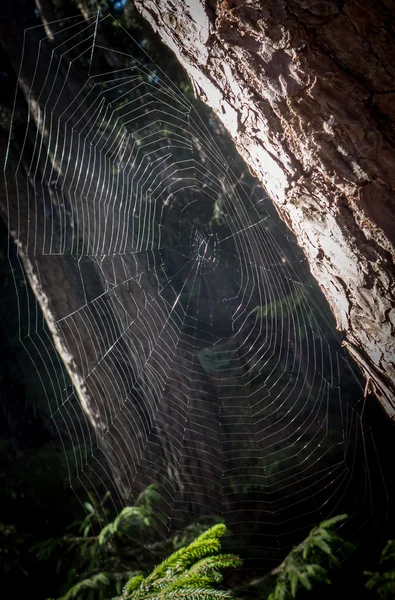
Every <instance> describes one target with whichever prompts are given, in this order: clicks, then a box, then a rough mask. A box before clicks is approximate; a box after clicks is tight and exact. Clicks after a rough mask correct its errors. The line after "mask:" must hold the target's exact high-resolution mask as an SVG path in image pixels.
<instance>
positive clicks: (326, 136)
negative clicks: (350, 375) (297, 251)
mask: <svg viewBox="0 0 395 600" xmlns="http://www.w3.org/2000/svg"><path fill="white" fill-rule="evenodd" d="M135 5H136V7H137V8H138V9H139V10H140V11H141V13H142V14H143V15H144V16H145V17H146V18H147V19H148V21H149V22H150V23H151V24H152V25H153V27H154V29H155V30H156V31H158V32H159V33H160V35H161V37H162V39H163V40H164V41H165V43H166V44H167V45H168V46H169V47H170V48H172V49H173V50H174V52H175V53H176V55H177V57H178V58H179V60H180V61H181V63H182V64H183V66H184V67H185V68H186V70H187V72H188V74H189V75H190V77H191V80H192V82H193V85H194V89H195V91H196V94H197V95H198V96H200V98H202V99H203V100H204V101H205V102H206V103H207V104H209V105H210V106H211V107H212V108H213V109H214V110H215V112H216V113H217V115H218V116H219V117H220V118H221V120H222V121H223V123H224V124H225V126H226V127H227V129H228V130H229V132H230V133H231V135H232V137H233V139H234V141H235V143H236V145H237V148H238V149H239V151H240V153H241V154H242V155H243V157H244V158H245V160H246V161H247V163H248V164H249V166H250V168H251V169H252V170H253V171H254V172H255V173H256V175H257V176H258V178H259V179H260V180H261V182H262V183H263V184H264V185H265V187H266V189H267V191H268V193H269V195H270V197H271V198H272V200H273V202H274V203H275V205H276V207H277V209H278V212H279V213H280V215H281V217H282V218H283V219H284V220H285V221H286V222H287V223H288V225H289V226H290V228H291V229H292V230H293V231H294V233H295V234H296V236H297V239H298V242H299V244H300V245H301V246H302V248H303V250H304V252H305V254H306V256H307V258H308V261H309V264H310V268H311V271H312V273H313V274H314V276H315V277H316V279H317V281H318V282H319V284H320V286H321V289H322V290H323V292H324V294H325V296H326V298H327V299H328V302H329V304H330V306H331V308H332V311H333V313H334V315H335V317H336V322H337V327H338V329H340V330H342V331H344V332H345V334H346V340H345V342H344V344H345V345H346V346H347V348H348V350H349V352H350V354H351V355H352V357H353V358H354V359H355V360H356V361H357V362H358V364H359V365H360V367H361V368H362V370H363V372H364V374H365V376H366V379H367V384H366V392H368V391H369V390H372V391H374V393H375V394H376V395H377V397H378V399H379V400H380V402H381V403H382V405H383V407H384V409H385V411H386V412H387V414H388V415H389V416H390V417H391V418H394V416H395V364H394V362H395V338H394V331H395V285H394V257H395V248H394V244H395V199H394V184H395V176H394V174H395V133H394V131H395V129H394V113H395V44H394V33H395V16H394V15H395V4H394V2H392V1H391V0H381V1H378V0H370V1H366V0H365V1H364V2H359V1H358V0H346V1H339V2H333V1H332V0H249V1H248V2H246V1H245V0H230V1H220V2H219V1H218V2H215V0H188V1H186V0H135Z"/></svg>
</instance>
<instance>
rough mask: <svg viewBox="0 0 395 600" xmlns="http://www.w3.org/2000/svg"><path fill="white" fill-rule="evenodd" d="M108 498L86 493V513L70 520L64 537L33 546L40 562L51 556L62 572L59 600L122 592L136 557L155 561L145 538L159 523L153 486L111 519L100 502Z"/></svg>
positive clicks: (101, 597) (96, 597) (101, 599)
mask: <svg viewBox="0 0 395 600" xmlns="http://www.w3.org/2000/svg"><path fill="white" fill-rule="evenodd" d="M108 498H109V494H108V493H106V494H105V496H104V497H103V498H102V499H101V500H97V499H96V498H95V497H94V496H93V494H90V495H89V500H90V501H89V502H85V504H84V507H85V510H86V515H85V517H84V518H82V519H80V520H77V521H75V522H74V523H72V524H71V525H70V526H69V527H68V533H67V534H66V535H65V536H63V537H62V538H60V539H49V540H46V541H45V542H41V543H39V544H37V545H36V546H34V547H33V548H32V552H33V553H35V554H36V555H37V556H38V558H39V559H40V560H49V559H53V558H54V557H56V558H57V571H58V573H61V572H64V573H67V575H66V583H65V585H64V590H63V591H64V595H63V596H62V600H71V599H72V598H77V599H78V600H83V599H87V600H104V599H105V598H108V597H109V596H111V595H113V594H115V593H120V592H121V590H122V587H123V586H124V584H125V582H126V581H127V580H128V579H130V578H131V577H132V576H134V575H135V574H136V570H137V565H138V563H139V560H141V559H143V558H145V559H146V562H147V564H150V562H151V563H153V561H154V555H153V554H152V553H151V554H150V552H149V547H146V548H145V549H144V542H145V541H146V539H147V537H149V535H150V533H152V532H153V531H154V530H155V528H157V526H158V525H159V523H160V520H159V518H158V516H156V515H155V514H154V512H153V505H154V503H155V501H157V500H158V499H159V494H158V491H157V486H155V485H151V486H148V487H147V488H146V490H144V492H142V493H141V494H140V496H139V497H138V498H137V500H136V502H135V505H134V506H128V507H125V508H124V509H123V510H122V511H121V512H120V513H119V515H118V516H117V517H116V518H115V519H114V520H113V521H111V522H108V516H109V510H108V509H107V508H106V506H105V504H106V502H107V501H108ZM104 523H106V524H105V525H104V526H103V524H104ZM95 532H97V533H96V534H95ZM76 578H78V579H79V581H77V583H75V580H76Z"/></svg>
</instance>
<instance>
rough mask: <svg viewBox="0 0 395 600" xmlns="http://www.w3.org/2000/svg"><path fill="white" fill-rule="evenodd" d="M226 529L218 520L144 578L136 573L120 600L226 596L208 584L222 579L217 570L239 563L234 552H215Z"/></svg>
mask: <svg viewBox="0 0 395 600" xmlns="http://www.w3.org/2000/svg"><path fill="white" fill-rule="evenodd" d="M226 532H227V530H226V527H225V526H224V525H223V524H222V523H219V524H218V525H214V527H211V528H210V529H209V530H208V531H205V532H204V533H202V534H201V535H200V536H199V537H198V538H197V539H196V540H195V541H194V542H192V543H191V544H189V546H186V547H185V548H181V549H180V550H177V551H176V552H174V553H173V554H172V555H171V556H169V557H168V558H167V559H165V560H164V561H163V562H162V563H160V564H159V565H158V566H157V567H156V568H155V569H154V570H153V571H152V573H151V574H150V575H148V576H147V577H146V578H145V579H142V578H141V576H140V577H139V578H134V579H133V580H131V581H129V582H128V583H127V585H126V586H125V588H124V593H123V596H122V598H121V599H120V600H172V599H173V598H180V599H181V598H189V599H191V600H215V599H216V598H226V599H230V598H231V597H230V596H229V594H228V593H227V592H224V591H222V590H217V589H215V588H213V587H212V586H213V584H218V583H220V582H221V581H222V574H221V572H220V569H224V568H228V567H236V566H239V565H241V561H240V560H239V559H238V558H237V557H236V556H234V555H231V554H220V555H217V552H218V551H219V550H220V547H221V545H220V541H219V538H220V537H222V536H223V535H225V533H226Z"/></svg>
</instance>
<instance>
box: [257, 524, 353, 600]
mask: <svg viewBox="0 0 395 600" xmlns="http://www.w3.org/2000/svg"><path fill="white" fill-rule="evenodd" d="M346 518H347V515H338V516H336V517H333V518H331V519H327V520H326V521H323V522H322V523H320V524H319V525H318V526H317V527H313V529H312V530H311V531H310V533H309V535H308V536H307V538H306V539H305V540H303V542H302V543H301V544H299V545H298V546H296V547H295V548H293V550H291V552H290V553H289V554H288V556H286V558H285V559H284V560H283V562H282V563H281V564H280V565H279V566H278V567H277V568H276V569H274V571H272V574H273V575H276V586H275V588H274V590H273V592H272V593H271V594H270V595H269V598H268V600H288V598H295V596H296V595H297V593H298V590H299V588H300V587H304V588H305V589H306V590H308V591H310V590H311V589H312V587H313V585H314V584H315V583H319V582H323V583H330V579H329V577H328V568H329V567H332V566H340V561H339V559H338V557H337V556H336V554H335V552H338V551H340V548H341V547H342V546H344V545H345V542H344V540H343V539H342V538H341V537H340V536H339V535H337V534H336V533H335V532H334V531H332V527H334V526H335V525H337V524H338V523H340V522H342V521H344V520H345V519H346ZM325 565H327V566H325ZM327 567H328V568H327Z"/></svg>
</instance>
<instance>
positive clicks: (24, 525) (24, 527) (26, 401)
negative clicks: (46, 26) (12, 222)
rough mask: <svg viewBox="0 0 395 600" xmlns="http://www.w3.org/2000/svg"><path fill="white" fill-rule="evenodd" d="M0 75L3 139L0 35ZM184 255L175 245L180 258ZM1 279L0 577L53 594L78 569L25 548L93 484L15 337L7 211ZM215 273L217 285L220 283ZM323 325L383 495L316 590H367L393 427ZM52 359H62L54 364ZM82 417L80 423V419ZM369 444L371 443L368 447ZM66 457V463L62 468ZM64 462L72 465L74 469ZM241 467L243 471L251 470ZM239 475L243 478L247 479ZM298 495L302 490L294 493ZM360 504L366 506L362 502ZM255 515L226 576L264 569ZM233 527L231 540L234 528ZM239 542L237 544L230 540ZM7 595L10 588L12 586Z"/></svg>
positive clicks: (27, 12) (115, 10)
mask: <svg viewBox="0 0 395 600" xmlns="http://www.w3.org/2000/svg"><path fill="white" fill-rule="evenodd" d="M21 7H22V9H23V11H24V18H25V20H26V27H31V26H34V25H36V24H37V25H39V24H40V23H41V20H40V12H39V10H38V9H37V6H36V5H35V3H34V2H33V1H27V0H26V2H25V1H24V2H21ZM52 9H53V11H54V14H55V15H56V16H57V17H58V18H67V17H70V16H73V15H76V14H79V11H81V9H83V10H94V9H96V3H95V2H93V0H92V2H89V1H86V2H85V1H82V2H78V3H77V2H73V1H72V0H62V1H58V2H54V3H53V6H52ZM101 10H102V11H103V14H105V13H106V12H108V13H111V14H112V15H114V16H115V17H116V18H117V19H118V20H119V21H120V22H121V23H122V24H123V26H124V27H125V28H126V29H127V30H128V31H130V32H132V33H133V36H134V37H135V38H137V39H138V40H139V42H140V44H141V55H140V56H139V58H140V59H141V60H142V61H144V60H146V55H145V53H144V50H145V51H146V52H148V54H149V55H150V56H151V57H152V59H153V61H154V62H155V63H156V64H157V65H159V67H161V68H162V69H163V70H164V71H165V72H166V74H167V75H168V77H169V78H170V79H171V80H172V81H173V82H174V83H175V84H176V85H177V86H178V87H179V88H180V89H181V90H182V91H183V92H184V93H185V95H186V96H187V97H188V99H189V100H190V101H191V102H195V99H194V96H193V92H192V89H191V86H190V84H189V82H188V80H187V78H186V75H185V73H184V72H183V70H182V69H181V67H180V66H179V64H178V63H177V60H176V58H175V56H174V55H173V54H172V53H171V52H170V51H169V50H168V49H166V48H165V47H164V46H163V45H162V44H161V43H160V41H159V39H158V38H157V36H155V35H154V34H153V32H152V31H151V30H150V28H149V27H148V26H147V25H146V24H145V23H144V21H143V20H142V19H141V17H140V16H139V15H138V13H137V12H136V11H135V9H134V8H133V5H132V4H131V3H129V2H123V1H113V2H112V1H108V2H106V3H102V5H101ZM3 12H4V14H3ZM6 13H7V11H6V10H5V9H4V8H3V7H2V8H0V16H1V18H2V19H7V14H6ZM106 35H107V36H108V38H109V39H111V41H112V43H113V45H114V46H115V47H116V45H117V36H118V35H119V32H118V30H117V28H116V27H111V26H108V28H107V30H106ZM16 43H17V41H16ZM136 48H137V46H136ZM19 51H20V50H19V49H18V50H16V52H19ZM0 85H1V88H0V129H1V137H2V140H3V141H4V139H5V138H6V136H7V135H8V129H9V125H10V119H11V113H12V106H13V100H14V93H15V86H16V85H17V79H16V73H15V69H14V67H13V66H12V61H11V60H10V56H9V55H7V53H6V52H5V50H4V48H3V47H2V46H0ZM19 108H21V107H17V112H16V115H15V132H14V139H13V144H14V146H15V148H16V149H18V147H20V145H21V137H22V135H23V131H24V121H23V115H24V114H25V112H24V111H23V110H22V108H21V110H19ZM199 110H200V111H201V113H202V115H203V116H204V118H205V119H207V122H209V123H210V127H211V131H212V133H213V135H214V136H217V138H218V139H219V140H221V143H222V145H223V146H224V147H225V149H226V158H227V160H228V161H229V164H231V165H232V168H234V169H235V170H238V172H239V173H242V179H243V182H242V185H243V187H244V191H245V193H246V195H247V196H252V195H253V194H255V195H257V197H258V196H259V195H260V196H265V194H264V191H263V190H262V189H261V188H260V186H259V185H258V184H257V182H256V181H255V179H254V178H253V177H252V175H251V174H250V173H249V171H248V169H246V167H245V165H244V163H243V162H242V160H241V159H240V158H239V156H238V154H237V153H236V151H235V150H234V148H233V146H232V144H231V142H230V140H229V138H228V137H227V135H226V133H225V131H224V130H223V128H222V126H221V125H220V124H219V123H218V122H217V121H216V120H215V119H214V117H213V115H212V114H211V113H210V112H209V111H208V110H207V109H205V108H204V107H201V106H200V105H199ZM2 147H3V146H2ZM211 208H212V207H211ZM262 210H265V211H266V212H267V213H268V214H270V215H271V219H272V221H273V233H274V235H276V236H278V238H279V239H280V237H281V238H283V239H284V240H286V241H285V242H284V250H283V251H284V255H286V256H288V255H289V259H290V260H292V261H293V264H295V265H296V264H298V265H299V266H298V268H299V273H298V274H299V276H300V278H301V280H302V281H303V282H305V283H306V285H308V286H310V287H311V289H312V290H313V291H312V294H313V296H314V297H315V298H319V299H320V300H319V307H320V310H319V312H318V313H317V315H316V318H317V319H322V326H323V328H325V321H326V320H327V321H328V322H330V323H331V327H332V328H333V319H332V317H331V315H330V313H329V311H328V309H327V307H326V303H325V302H324V300H323V297H322V296H321V294H320V292H319V289H318V286H317V285H316V284H315V282H314V281H313V280H312V278H311V275H310V273H309V272H308V270H307V268H306V266H305V262H304V259H303V255H302V253H301V251H300V249H299V248H298V247H297V246H296V244H295V241H294V239H293V237H292V235H291V234H290V233H289V232H288V231H287V229H286V227H285V225H284V224H283V223H282V222H281V221H280V220H279V219H278V217H277V214H276V213H275V211H274V209H273V207H272V206H271V204H270V201H269V200H268V199H265V202H264V205H263V207H262ZM226 216H228V215H225V217H226ZM212 217H213V213H212V210H211V211H210V210H208V212H207V214H204V213H202V212H197V213H196V215H195V216H194V218H195V220H196V223H198V225H199V226H200V225H201V226H203V225H205V224H206V223H207V221H209V220H211V219H212ZM196 223H195V224H196ZM169 224H170V227H169V230H170V231H172V228H171V221H169ZM212 226H213V227H218V229H223V222H219V223H217V224H215V223H214V225H212ZM175 227H176V226H174V227H173V231H175ZM168 242H169V246H171V243H172V233H169V238H168ZM287 253H288V255H287ZM182 259H183V257H182V256H181V257H180V260H182ZM174 265H175V266H174V269H175V271H176V270H177V262H174ZM279 268H280V266H279ZM0 281H1V295H0V336H1V339H0V444H1V458H0V461H1V470H0V478H1V492H0V493H1V498H0V503H1V508H0V513H1V515H2V517H1V519H0V520H1V522H0V560H1V573H2V584H1V589H3V590H9V592H7V594H12V595H13V596H12V597H18V598H19V597H26V598H27V597H28V598H29V599H31V600H35V599H37V600H39V599H42V600H44V599H45V598H50V597H56V598H57V597H58V596H59V595H60V593H61V592H60V590H61V589H62V586H64V585H65V582H66V581H67V582H68V583H70V573H71V574H73V573H74V574H75V576H76V578H77V579H78V572H79V565H78V564H72V562H70V561H71V559H70V561H69V562H68V560H67V559H66V560H65V561H63V562H59V554H57V553H54V554H53V556H48V559H47V560H45V561H43V560H40V556H39V553H38V552H37V551H35V550H34V548H37V545H38V546H39V545H40V544H41V543H43V542H44V541H45V540H48V539H50V538H52V539H59V538H62V536H64V535H65V532H66V531H67V527H68V526H70V525H71V524H72V523H73V522H76V521H77V522H83V520H84V518H85V517H86V515H87V508H86V505H84V502H87V501H89V496H88V493H91V492H92V490H89V489H87V487H86V482H85V481H84V480H83V479H82V478H80V477H79V475H78V474H77V465H76V464H75V462H76V461H75V446H74V445H73V439H70V440H69V445H65V442H64V440H65V439H67V430H66V429H65V425H64V421H63V419H62V418H61V415H60V414H58V413H56V412H55V414H52V412H51V410H50V409H49V407H50V406H51V399H50V398H49V399H48V397H46V396H45V394H44V393H43V388H46V389H47V390H50V386H48V385H46V384H47V383H48V382H46V381H45V376H44V380H43V375H42V373H41V372H40V371H39V370H37V368H36V366H35V364H34V363H33V362H32V360H31V356H32V355H33V351H32V349H31V348H30V353H29V352H26V350H27V349H28V350H29V343H31V340H29V339H27V338H24V339H23V342H21V336H20V322H19V315H18V312H17V310H16V302H15V294H16V293H17V294H18V297H19V299H20V301H21V302H22V304H23V303H25V304H26V305H27V304H29V302H30V303H33V302H34V298H33V292H32V291H31V290H30V288H29V284H28V281H27V279H26V277H25V276H24V272H23V269H21V263H20V260H19V259H18V255H17V251H16V246H15V244H14V242H13V240H12V238H11V237H10V231H8V230H7V227H6V225H5V222H3V223H2V224H1V227H0ZM218 285H219V287H220V284H218ZM192 301H193V300H192ZM281 301H282V298H278V299H277V302H281ZM323 315H324V316H323ZM38 318H39V319H40V325H41V328H42V329H41V331H42V333H41V337H42V339H45V338H46V337H47V338H48V346H47V347H48V353H52V361H53V363H54V364H56V363H59V365H60V360H59V357H57V356H56V355H55V354H53V353H54V352H55V350H54V348H53V344H52V343H51V342H50V332H49V330H48V328H47V326H46V324H45V320H44V317H43V315H42V314H41V315H39V317H38ZM275 326H276V324H275V323H273V327H275ZM326 331H327V338H326V339H327V341H328V343H329V344H330V345H331V347H333V348H334V349H335V351H336V352H338V353H339V354H340V355H341V356H342V358H343V359H344V361H343V363H344V382H345V383H344V389H343V390H342V398H343V401H344V402H349V403H350V405H351V406H354V407H355V411H356V414H360V411H361V406H362V405H363V418H364V422H365V423H366V424H367V425H366V426H367V428H368V429H369V430H371V431H372V432H373V434H374V439H375V440H376V443H377V447H376V448H375V451H377V456H378V457H379V460H380V468H381V473H378V472H373V471H374V467H372V481H370V482H369V490H370V493H371V494H372V495H376V494H377V499H375V505H376V507H382V510H380V508H377V509H376V512H375V514H368V512H366V514H364V515H360V516H359V522H357V523H353V524H352V525H351V526H350V531H349V536H350V538H352V539H353V541H354V542H355V549H354V551H353V552H352V553H351V556H350V557H349V558H348V559H347V560H346V561H345V563H344V565H343V569H342V570H340V571H339V572H338V573H337V574H336V575H334V580H333V585H332V588H334V589H326V588H323V589H320V590H319V592H318V593H319V595H320V596H321V597H323V598H325V597H328V598H329V597H331V598H333V597H336V598H339V599H340V598H357V597H360V598H362V597H365V595H366V597H370V596H369V594H370V593H369V592H368V591H366V589H365V585H364V579H363V577H362V575H361V571H362V569H363V568H365V569H368V568H372V569H373V568H374V566H375V564H376V562H377V560H378V557H379V555H380V552H381V550H382V548H383V545H384V543H385V541H386V540H387V539H389V538H391V537H392V536H394V534H395V532H394V529H393V527H394V520H393V514H392V510H391V509H392V505H393V499H394V496H393V492H394V490H393V457H394V449H395V446H394V429H393V426H392V425H391V423H390V422H389V421H388V420H387V419H386V418H385V416H384V414H383V412H382V411H381V409H380V407H379V405H378V403H377V402H376V401H375V399H374V397H372V396H368V397H367V398H365V399H363V386H362V383H361V381H362V380H361V379H360V378H359V376H358V373H357V371H356V370H355V371H351V370H349V367H348V366H347V360H346V357H345V354H344V353H343V350H342V349H341V347H340V343H341V339H340V336H337V335H335V334H333V338H331V335H332V334H331V333H330V331H331V328H330V327H329V328H328V329H327V330H326ZM203 350H204V348H203ZM225 351H228V349H225ZM201 356H202V364H203V368H204V367H205V368H206V370H207V371H208V372H210V355H209V354H208V353H207V352H206V353H204V352H203V353H202V355H201ZM59 369H60V370H61V366H59ZM62 376H63V371H62ZM65 384H66V387H67V386H69V387H70V389H71V388H72V386H71V382H70V381H67V380H66V381H65ZM48 393H49V394H50V393H51V392H50V391H49V392H48ZM72 402H73V411H74V417H73V418H74V419H75V420H76V421H84V419H83V416H82V411H81V408H80V406H79V404H78V401H77V399H76V398H75V397H74V398H73V400H72ZM335 416H336V415H335ZM86 427H89V425H88V424H86ZM230 435H231V432H230ZM362 448H363V446H361V449H360V450H358V452H360V454H358V452H357V453H356V454H355V456H354V461H355V469H356V470H357V471H358V461H359V460H360V458H361V457H362ZM97 452H98V463H101V464H102V465H105V464H106V458H105V455H104V454H103V453H102V451H100V450H97ZM369 452H372V449H371V448H370V449H369ZM66 457H67V460H66ZM361 460H362V458H361ZM250 462H251V463H252V462H253V457H251V461H250ZM372 465H375V467H376V469H377V468H378V467H377V462H376V458H375V460H372ZM68 469H71V472H69V471H68ZM73 469H75V471H74V472H73ZM251 472H252V473H253V470H252V471H251ZM381 474H382V478H383V480H384V482H385V486H384V487H382V486H379V485H377V486H376V482H375V477H376V476H377V479H380V477H381ZM99 475H100V477H99V478H98V479H96V480H95V481H94V485H95V497H96V498H102V497H103V496H104V495H105V494H106V492H107V490H109V489H111V488H113V487H114V482H113V481H111V480H109V479H108V477H107V471H104V470H103V472H100V473H99ZM379 476H380V477H379ZM361 477H362V467H361ZM70 479H71V480H72V481H73V487H72V488H70V483H69V481H70ZM248 483H249V484H250V483H251V481H249V482H248ZM248 493H249V492H248V490H247V492H246V493H245V497H244V496H243V495H240V497H239V499H238V500H236V504H237V502H238V504H237V507H236V508H234V516H235V520H236V517H237V516H239V517H240V520H241V521H242V520H243V518H247V517H246V516H245V514H244V511H245V506H246V498H247V496H248ZM358 493H359V490H358V488H355V489H354V490H347V494H349V495H346V496H345V500H344V504H345V505H346V504H347V502H348V506H349V505H350V498H352V497H353V496H354V497H357V495H358ZM300 500H301V501H303V498H301V499H300ZM159 505H160V503H159ZM121 508H122V506H121V505H120V503H119V502H118V503H117V501H114V503H113V505H112V506H111V508H109V513H108V515H107V517H108V518H109V519H113V518H115V516H116V514H117V511H118V510H120V509H121ZM210 508H211V507H208V508H207V507H206V508H205V509H203V511H202V513H203V516H204V517H205V518H209V517H211V515H210V513H211V512H212V513H213V515H214V512H215V511H214V510H213V511H211V510H210ZM366 510H367V511H368V509H366ZM194 521H196V505H192V504H191V505H188V503H186V506H185V516H184V517H183V519H181V518H178V520H177V519H176V520H175V525H174V530H177V531H179V530H182V529H183V528H185V527H187V526H188V525H189V524H191V523H193V522H194ZM307 522H308V519H306V523H305V524H304V525H305V527H306V526H307ZM366 523H368V527H369V531H371V532H372V533H371V534H369V539H368V540H367V538H366V536H365V535H363V532H361V530H363V528H364V527H365V524H366ZM236 527H237V524H236ZM255 527H256V525H253V526H252V527H250V529H249V530H248V535H247V533H246V540H247V543H246V544H245V545H244V547H243V549H242V550H241V551H240V548H238V547H237V544H235V543H234V540H232V537H230V538H229V539H228V540H227V541H226V547H227V549H228V550H229V551H233V552H236V553H238V552H239V553H240V554H243V553H244V556H243V558H244V559H245V567H244V569H240V570H239V571H238V572H237V575H236V576H235V575H233V576H232V577H233V579H232V578H231V579H230V580H229V582H230V585H232V586H236V587H237V586H238V585H241V584H243V583H245V582H248V581H249V580H251V579H252V578H254V577H257V576H260V575H262V574H263V573H265V572H266V571H267V570H268V568H272V564H271V562H270V559H268V560H267V561H266V557H265V555H264V553H263V552H262V549H261V548H260V547H259V544H260V538H259V536H256V537H254V528H255ZM158 529H159V530H160V525H158ZM231 529H232V528H231ZM304 531H305V530H304V529H303V528H300V529H299V530H297V531H291V532H290V534H289V539H288V540H287V545H285V546H284V548H282V549H281V550H280V553H281V552H282V553H283V556H285V554H286V551H287V550H289V548H290V547H291V546H292V544H294V543H297V542H298V541H299V540H300V539H301V537H303V534H304ZM173 533H174V531H173ZM346 533H347V528H346ZM160 535H161V536H162V538H163V532H160ZM159 537H160V536H159ZM238 539H239V540H240V539H241V536H239V538H238ZM360 540H362V541H360ZM239 545H241V544H240V542H239ZM254 559H255V560H254ZM71 577H72V575H71ZM335 590H336V591H335ZM6 597H11V595H10V596H8V595H7V596H6ZM310 597H313V596H312V595H311V596H310ZM314 597H316V596H314ZM372 597H373V596H372Z"/></svg>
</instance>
